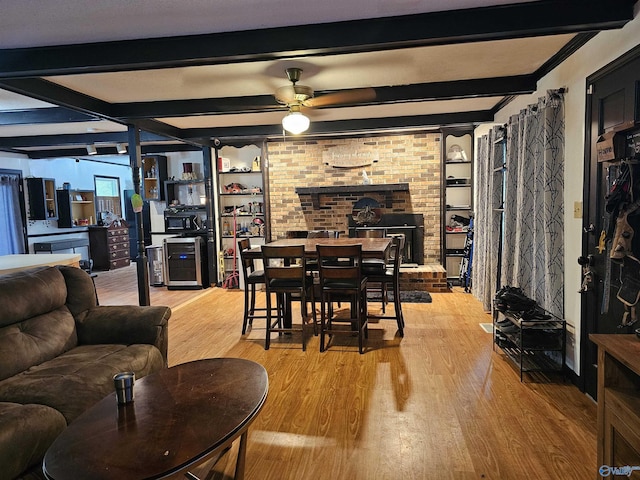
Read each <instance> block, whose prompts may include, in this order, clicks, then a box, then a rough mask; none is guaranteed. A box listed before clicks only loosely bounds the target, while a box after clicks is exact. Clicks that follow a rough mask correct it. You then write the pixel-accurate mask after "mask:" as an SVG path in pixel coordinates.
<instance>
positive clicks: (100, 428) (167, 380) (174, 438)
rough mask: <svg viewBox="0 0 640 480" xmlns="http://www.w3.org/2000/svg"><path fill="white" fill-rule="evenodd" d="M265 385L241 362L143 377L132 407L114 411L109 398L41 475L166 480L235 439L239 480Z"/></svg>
mask: <svg viewBox="0 0 640 480" xmlns="http://www.w3.org/2000/svg"><path fill="white" fill-rule="evenodd" d="M268 384H269V380H268V377H267V372H266V370H265V369H264V367H263V366H262V365H259V364H257V363H255V362H252V361H249V360H244V359H240V358H213V359H205V360H197V361H194V362H189V363H184V364H181V365H176V366H174V367H171V368H168V369H165V370H162V371H160V372H157V373H154V374H152V375H149V376H146V377H144V378H141V379H140V380H137V381H136V383H135V385H134V401H133V403H130V404H127V405H124V406H118V405H117V402H116V397H115V392H114V393H113V394H111V395H109V396H107V397H106V398H104V399H102V400H101V401H100V402H99V403H97V404H96V405H94V406H93V407H92V408H91V409H89V410H87V411H86V412H85V413H83V414H82V415H80V416H79V417H78V418H77V419H76V420H75V421H73V422H71V424H70V425H69V427H68V428H67V429H66V430H65V431H64V432H62V434H61V435H60V436H59V437H58V438H57V439H56V440H55V441H54V442H53V444H52V445H51V447H50V448H49V450H48V451H47V453H46V455H45V457H44V460H43V471H44V473H45V476H46V477H47V478H49V479H51V480H65V479H74V480H82V479H87V480H88V479H91V480H100V479H118V480H126V479H136V480H140V479H146V478H164V477H168V476H171V475H175V474H177V473H185V474H186V473H187V471H188V469H189V468H193V467H194V466H196V465H198V464H199V463H202V462H204V461H206V460H209V459H211V458H213V457H215V456H216V455H217V456H220V455H221V454H222V453H223V452H224V451H225V450H226V449H227V448H229V446H230V445H231V444H232V442H233V441H234V440H235V439H237V438H238V437H240V446H239V451H238V459H237V463H236V476H235V478H237V479H242V478H243V476H244V460H245V453H246V446H247V430H248V428H249V425H251V423H252V422H253V420H254V419H255V418H256V416H257V415H258V413H259V412H260V410H261V408H262V406H263V405H264V402H265V400H266V398H267V391H268ZM189 475H190V474H189ZM192 478H193V477H192Z"/></svg>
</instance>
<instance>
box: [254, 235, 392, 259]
mask: <svg viewBox="0 0 640 480" xmlns="http://www.w3.org/2000/svg"><path fill="white" fill-rule="evenodd" d="M391 242H392V239H391V238H355V237H354V238H351V237H343V238H284V239H280V240H274V241H272V242H269V243H267V245H270V246H276V247H277V246H283V247H285V246H291V245H303V246H304V254H305V256H306V257H317V255H318V254H317V251H316V246H317V245H357V244H360V245H362V256H363V257H366V258H384V257H385V256H386V253H387V251H388V249H389V246H390V245H391ZM244 254H245V255H246V256H247V257H249V258H261V257H262V250H261V246H255V247H252V248H251V249H249V250H247V251H246V252H245V253H244Z"/></svg>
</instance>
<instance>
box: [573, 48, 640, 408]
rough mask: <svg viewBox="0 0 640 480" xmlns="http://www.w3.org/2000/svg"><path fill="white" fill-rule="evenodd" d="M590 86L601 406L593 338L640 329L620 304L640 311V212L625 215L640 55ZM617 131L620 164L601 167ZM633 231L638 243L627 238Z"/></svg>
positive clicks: (586, 320) (590, 194) (585, 356)
mask: <svg viewBox="0 0 640 480" xmlns="http://www.w3.org/2000/svg"><path fill="white" fill-rule="evenodd" d="M587 85H588V86H589V87H588V88H589V90H590V92H591V93H590V95H588V97H587V121H588V122H589V123H588V125H587V129H586V142H587V147H586V149H585V151H586V159H585V196H584V208H585V212H584V219H583V220H584V241H583V249H582V251H583V254H584V256H583V258H588V259H589V260H590V262H589V263H590V266H589V267H588V269H590V270H591V272H592V277H591V279H592V281H591V282H586V283H585V284H584V285H586V286H587V287H586V289H585V291H584V292H583V297H582V329H581V331H582V336H581V348H582V350H581V352H582V354H581V357H582V358H581V379H582V382H583V388H584V390H585V391H586V393H588V394H589V395H591V396H592V397H593V398H594V399H595V398H596V384H597V348H596V346H595V345H594V344H593V343H591V342H590V341H589V339H588V335H589V334H590V333H610V334H611V333H631V332H633V329H635V328H637V327H638V326H640V322H639V323H638V324H635V325H633V320H632V318H633V311H632V309H631V307H629V306H628V305H625V303H624V302H623V301H621V300H620V298H618V296H621V297H622V298H625V299H627V300H626V302H627V303H633V302H632V300H630V299H631V298H632V297H633V296H634V295H635V293H634V290H637V289H638V288H640V287H636V286H635V285H639V284H638V283H637V281H638V280H639V279H640V275H639V273H640V263H639V261H640V208H638V209H637V210H635V211H633V212H631V213H629V214H628V215H624V213H625V211H628V209H629V205H630V203H631V204H633V200H634V198H633V197H634V196H635V199H636V200H637V199H640V168H639V166H638V165H636V164H634V162H633V161H629V160H631V159H632V158H633V157H634V156H636V155H638V154H637V153H635V152H634V151H633V148H630V145H629V143H630V141H632V140H630V139H631V138H632V137H633V135H634V134H637V135H640V93H639V92H640V49H638V48H636V49H635V50H634V51H632V52H630V53H629V54H627V55H625V56H623V57H621V58H620V59H619V60H618V61H616V62H614V64H613V65H611V66H609V67H606V68H605V69H603V70H602V71H601V72H599V73H597V74H595V75H594V76H592V77H591V78H589V79H587ZM615 129H619V130H620V132H619V133H618V134H617V135H616V138H615V139H614V142H615V143H617V144H618V145H619V146H620V148H619V149H618V150H617V152H616V154H615V157H616V158H615V160H613V161H609V162H598V156H597V148H598V147H597V142H598V139H599V138H600V136H601V135H602V134H603V133H605V132H609V131H612V130H615ZM618 142H619V143H618ZM634 180H635V187H634V185H633V184H634ZM629 230H631V232H632V236H631V237H630V238H629V236H628V235H626V237H627V238H625V237H622V236H620V233H622V232H625V231H626V232H627V234H628V233H629ZM634 231H635V232H636V233H635V235H633V232H634ZM630 239H632V240H631V241H629V240H630ZM620 245H626V247H625V248H624V251H622V250H621V251H620V252H619V253H618V254H616V255H615V256H617V257H619V258H616V259H611V251H612V250H615V249H616V248H618V249H619V250H620ZM634 258H637V259H638V261H637V260H635V259H634ZM583 271H584V270H583ZM621 287H622V291H621ZM638 306H639V307H640V304H639V305H638Z"/></svg>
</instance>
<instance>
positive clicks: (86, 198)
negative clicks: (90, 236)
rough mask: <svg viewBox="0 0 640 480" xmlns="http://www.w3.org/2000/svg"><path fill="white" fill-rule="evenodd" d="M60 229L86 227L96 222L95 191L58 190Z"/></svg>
mask: <svg viewBox="0 0 640 480" xmlns="http://www.w3.org/2000/svg"><path fill="white" fill-rule="evenodd" d="M56 199H57V200H58V227H60V228H71V227H86V226H89V225H93V224H94V223H95V222H96V209H95V205H94V199H95V193H94V192H93V190H56Z"/></svg>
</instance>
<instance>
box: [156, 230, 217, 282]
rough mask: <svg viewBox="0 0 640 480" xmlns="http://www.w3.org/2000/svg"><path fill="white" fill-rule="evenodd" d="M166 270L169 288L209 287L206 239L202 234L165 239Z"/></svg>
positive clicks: (166, 280)
mask: <svg viewBox="0 0 640 480" xmlns="http://www.w3.org/2000/svg"><path fill="white" fill-rule="evenodd" d="M164 272H165V276H166V278H165V285H166V286H167V288H168V289H169V290H181V289H197V288H207V287H209V268H208V265H207V251H206V241H204V239H203V238H202V237H201V236H193V237H172V238H166V239H164Z"/></svg>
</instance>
